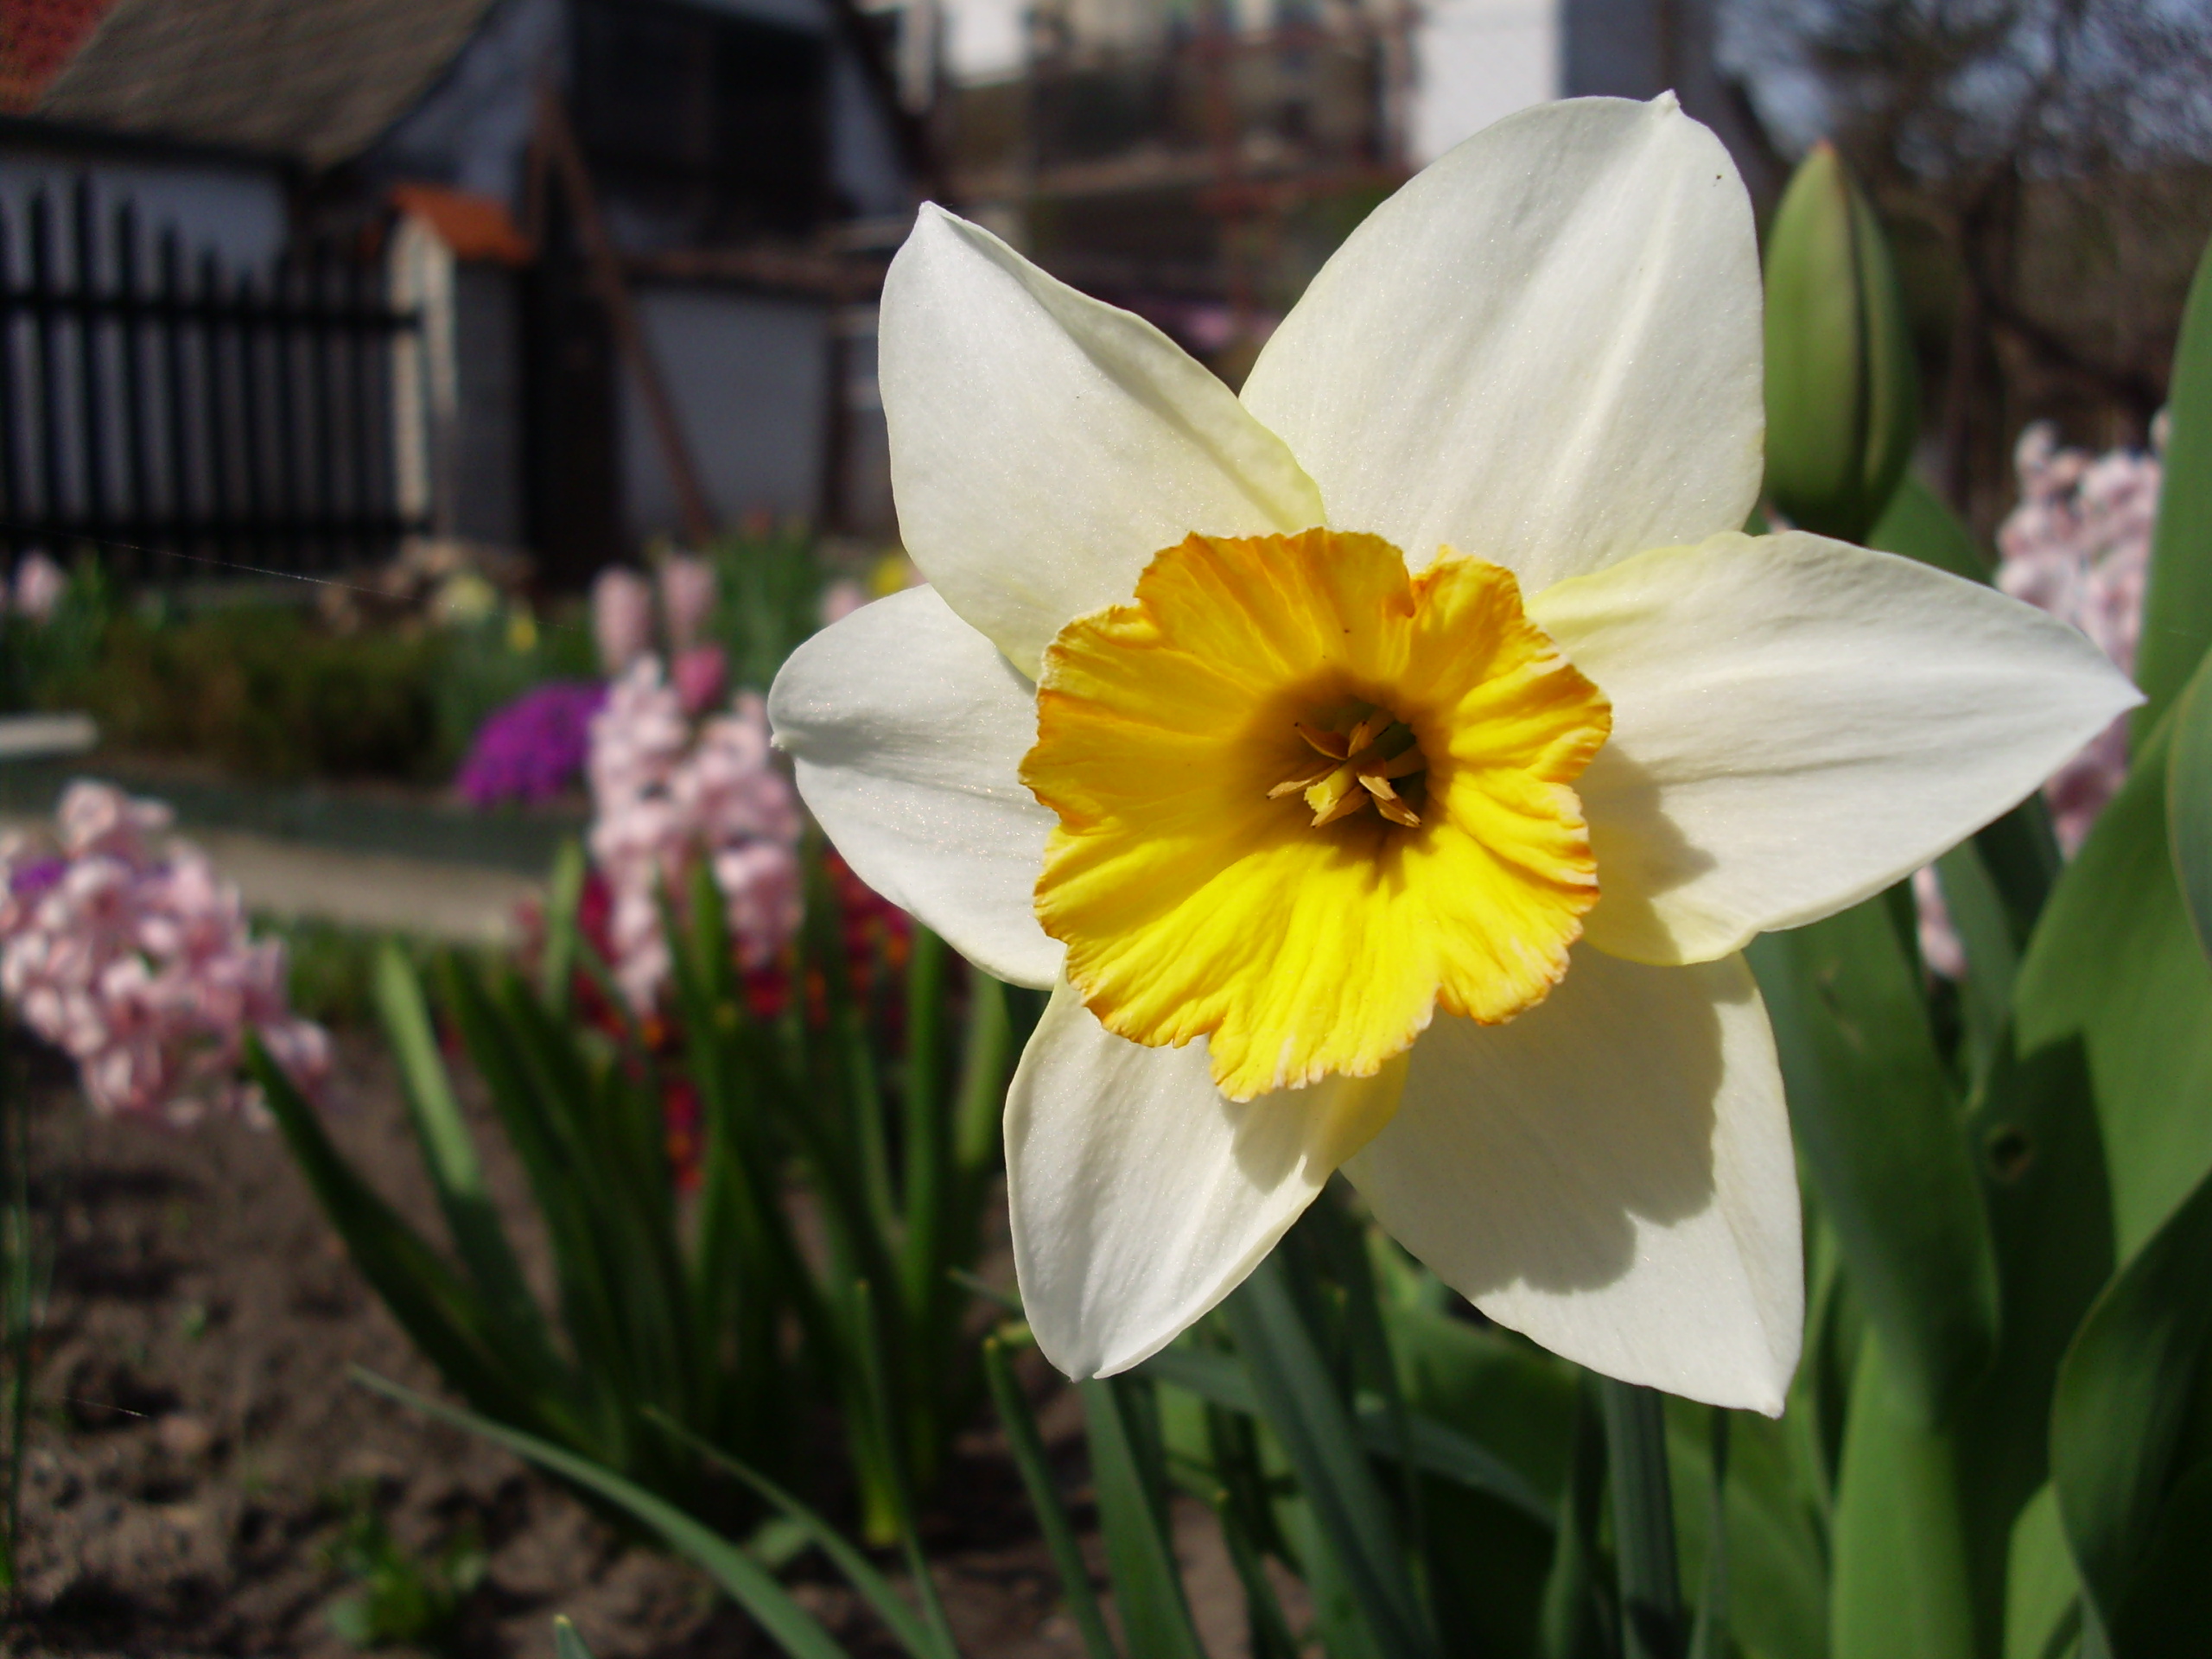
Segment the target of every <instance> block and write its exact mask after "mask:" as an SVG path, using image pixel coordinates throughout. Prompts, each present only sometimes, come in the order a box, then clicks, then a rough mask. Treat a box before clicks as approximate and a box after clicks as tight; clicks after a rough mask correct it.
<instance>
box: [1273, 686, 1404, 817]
mask: <svg viewBox="0 0 2212 1659" xmlns="http://www.w3.org/2000/svg"><path fill="white" fill-rule="evenodd" d="M1293 723H1294V728H1295V729H1296V731H1297V733H1298V734H1299V736H1300V737H1301V738H1303V739H1305V740H1306V746H1307V747H1309V748H1311V749H1312V750H1313V752H1314V753H1316V754H1318V755H1319V756H1320V757H1321V758H1322V760H1323V761H1324V762H1325V764H1324V765H1322V766H1319V768H1318V769H1316V768H1314V767H1311V766H1307V767H1301V768H1300V770H1299V771H1298V772H1296V773H1294V775H1292V776H1291V777H1288V778H1286V779H1283V780H1282V781H1281V783H1279V784H1277V785H1275V786H1274V788H1273V789H1271V790H1269V791H1268V799H1269V800H1271V801H1273V800H1280V799H1281V798H1282V797H1283V796H1285V795H1294V794H1300V793H1303V794H1304V795H1305V797H1306V805H1308V806H1310V807H1312V808H1313V828H1314V829H1319V828H1320V827H1321V826H1322V825H1323V824H1325V823H1335V822H1336V821H1337V820H1338V818H1348V817H1351V815H1352V814H1353V813H1355V812H1363V811H1365V810H1367V809H1368V808H1369V807H1370V806H1372V807H1373V808H1374V809H1375V810H1376V811H1377V812H1378V813H1380V814H1381V815H1382V816H1383V817H1386V818H1388V819H1389V821H1390V822H1391V823H1396V824H1402V825H1403V826H1404V827H1405V828H1407V829H1420V828H1421V814H1420V813H1419V812H1418V811H1417V810H1414V801H1415V800H1416V799H1417V798H1418V797H1419V795H1420V794H1421V793H1422V792H1425V791H1424V786H1423V785H1422V784H1421V782H1419V781H1417V780H1419V779H1421V777H1422V775H1423V774H1424V773H1425V772H1427V770H1428V760H1427V756H1425V755H1423V754H1422V753H1421V745H1420V743H1419V742H1417V741H1415V740H1414V728H1412V727H1410V726H1408V725H1407V724H1406V723H1405V721H1402V720H1400V719H1399V718H1398V717H1397V716H1396V715H1394V714H1391V713H1390V712H1389V710H1388V709H1378V708H1376V707H1375V706H1374V705H1373V704H1371V703H1354V704H1353V705H1351V708H1350V709H1334V710H1331V711H1329V712H1327V713H1323V714H1317V715H1315V716H1314V717H1313V719H1312V720H1310V721H1306V720H1301V721H1294V722H1293Z"/></svg>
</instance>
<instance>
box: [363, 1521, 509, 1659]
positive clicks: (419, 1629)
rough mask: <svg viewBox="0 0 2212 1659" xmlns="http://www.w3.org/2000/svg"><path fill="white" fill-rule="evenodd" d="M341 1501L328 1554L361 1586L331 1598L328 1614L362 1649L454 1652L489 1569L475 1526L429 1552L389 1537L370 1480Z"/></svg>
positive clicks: (389, 1529) (389, 1528)
mask: <svg viewBox="0 0 2212 1659" xmlns="http://www.w3.org/2000/svg"><path fill="white" fill-rule="evenodd" d="M339 1503H340V1508H341V1511H342V1512H341V1516H340V1522H339V1534H338V1537H337V1539H336V1540H335V1541H334V1542H333V1543H332V1544H331V1545H330V1546H329V1548H328V1549H327V1551H326V1552H325V1558H326V1560H327V1562H328V1564H329V1566H330V1567H331V1570H332V1571H334V1572H336V1573H341V1574H343V1575H344V1576H345V1577H346V1578H347V1579H349V1580H353V1581H354V1582H355V1584H356V1586H357V1587H356V1588H354V1589H353V1590H351V1591H349V1592H346V1594H344V1595H342V1596H340V1597H339V1598H338V1599H336V1600H335V1601H334V1602H333V1603H331V1605H330V1607H329V1610H328V1612H327V1615H326V1616H327V1618H328V1619H329V1621H330V1628H331V1630H332V1631H333V1632H334V1634H335V1635H336V1636H337V1637H338V1638H339V1639H340V1641H342V1642H345V1643H349V1644H351V1645H352V1646H353V1647H357V1648H393V1647H407V1648H425V1649H429V1650H430V1651H432V1652H435V1653H448V1652H452V1651H454V1650H455V1646H456V1642H457V1638H458V1637H459V1634H460V1624H461V1611H462V1609H463V1607H464V1606H465V1605H466V1604H467V1600H468V1598H469V1596H470V1594H471V1593H472V1592H474V1590H475V1588H476V1586H477V1585H478V1584H479V1583H480V1581H481V1580H482V1579H483V1576H484V1547H483V1544H482V1542H481V1541H480V1540H479V1539H478V1537H477V1535H476V1534H475V1532H474V1530H473V1529H466V1528H464V1529H461V1531H460V1532H458V1533H456V1534H455V1535H454V1537H453V1538H452V1539H451V1540H450V1541H448V1543H447V1544H446V1546H445V1547H444V1548H442V1549H441V1550H440V1551H439V1552H438V1553H437V1554H436V1555H435V1556H433V1557H430V1558H428V1559H425V1558H423V1557H422V1556H418V1555H416V1554H411V1553H410V1552H409V1551H408V1550H406V1549H405V1548H403V1547H402V1546H401V1544H400V1542H399V1541H398V1540H397V1538H395V1537H393V1536H392V1535H391V1527H390V1526H389V1525H388V1524H387V1523H386V1522H385V1518H384V1516H383V1513H382V1512H381V1511H380V1510H378V1508H377V1503H376V1491H375V1487H374V1484H373V1483H370V1482H362V1483H358V1484H353V1485H351V1486H349V1487H347V1488H346V1490H345V1491H343V1492H342V1493H341V1494H340V1498H339Z"/></svg>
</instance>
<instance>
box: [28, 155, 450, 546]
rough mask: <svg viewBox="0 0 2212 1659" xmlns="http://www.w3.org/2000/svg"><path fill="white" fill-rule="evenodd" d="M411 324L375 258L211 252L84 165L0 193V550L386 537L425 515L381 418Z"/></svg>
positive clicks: (377, 541)
mask: <svg viewBox="0 0 2212 1659" xmlns="http://www.w3.org/2000/svg"><path fill="white" fill-rule="evenodd" d="M103 219H105V221H106V223H105V225H103V223H102V222H101V221H102V220H103ZM416 327H417V323H416V318H415V316H414V315H412V314H411V313H408V312H404V311H400V310H397V309H395V308H393V307H392V306H391V304H390V303H389V302H388V301H387V300H386V298H385V292H384V283H383V273H382V271H381V270H380V269H378V267H376V266H374V265H372V264H364V263H362V262H360V261H359V260H353V259H346V258H342V257H338V256H337V255H335V254H334V253H332V252H329V251H321V252H318V253H316V254H315V255H312V256H309V257H289V256H288V257H284V258H283V259H281V260H279V261H278V262H277V264H275V266H274V267H273V269H272V270H268V271H266V272H264V273H263V274H262V275H261V276H260V277H259V278H258V279H257V277H256V276H255V275H254V274H252V273H251V272H237V271H230V270H224V269H223V268H222V267H221V266H220V264H219V262H218V260H217V258H216V257H215V256H214V255H213V254H212V253H203V254H201V255H200V257H197V258H190V257H188V255H187V254H186V252H185V251H184V247H183V244H182V242H181V239H180V238H179V236H178V234H177V232H176V229H175V227H174V226H168V227H165V228H164V229H162V231H161V232H159V233H158V234H157V235H155V236H152V237H150V238H149V236H148V235H147V233H146V232H145V230H144V228H143V226H141V225H140V223H139V219H138V215H137V210H136V208H135V207H133V205H132V204H130V202H128V201H124V202H121V203H119V204H117V205H116V206H115V207H114V208H113V210H112V212H111V213H102V212H101V211H100V208H99V205H98V204H97V203H96V200H95V198H94V194H93V190H92V182H91V181H90V180H89V179H80V180H79V181H78V183H77V186H76V188H75V189H74V190H73V192H72V193H70V194H69V196H68V197H67V200H66V201H65V202H63V203H62V204H60V205H59V206H57V204H56V203H55V202H54V200H53V199H52V198H51V197H49V196H48V194H47V193H45V192H44V191H42V190H41V191H38V192H35V193H34V194H31V195H30V196H29V199H28V200H27V201H26V202H25V203H24V204H23V206H22V209H21V210H20V211H19V212H18V213H15V214H13V215H10V213H9V212H8V211H7V209H6V207H5V206H4V204H0V548H4V549H5V550H6V551H7V552H8V553H10V554H11V555H12V554H17V553H21V552H22V551H25V550H28V549H30V548H34V547H43V548H46V549H48V550H50V551H52V552H54V553H55V554H56V555H58V556H67V555H69V554H70V553H72V552H73V551H74V550H76V549H78V548H79V547H82V546H86V545H90V546H92V547H94V548H97V549H98V550H99V556H100V558H101V560H102V562H103V563H104V564H105V565H106V566H107V567H108V569H110V570H111V572H112V573H113V574H115V575H120V576H123V577H125V578H126V579H148V578H153V579H170V578H175V577H178V576H181V575H189V574H192V573H193V571H192V566H191V564H190V563H189V562H190V561H192V560H195V559H205V560H216V561H221V562H224V563H244V564H251V565H257V566H262V567H264V568H267V569H276V570H285V571H299V570H309V569H328V568H332V567H334V566H341V565H346V564H351V563H359V562H365V561H367V560H371V559H373V558H377V557H379V556H383V555H384V554H385V552H387V551H388V550H390V548H391V545H392V544H393V543H395V542H396V541H397V538H398V537H401V536H404V535H406V534H408V533H410V531H416V530H418V529H420V528H421V526H420V525H419V524H416V523H414V522H411V521H410V519H409V518H407V517H406V516H405V515H404V513H403V512H402V511H401V508H400V502H399V493H400V492H399V480H398V473H399V458H398V456H397V453H396V444H395V430H396V428H395V423H394V419H393V415H394V394H395V378H396V376H395V371H394V357H395V353H394V349H393V348H394V345H395V343H396V342H397V341H398V340H400V339H401V338H402V337H403V336H404V335H407V334H412V333H413V332H414V331H415V329H416ZM180 556H181V557H180Z"/></svg>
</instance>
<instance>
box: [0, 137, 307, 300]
mask: <svg viewBox="0 0 2212 1659" xmlns="http://www.w3.org/2000/svg"><path fill="white" fill-rule="evenodd" d="M80 177H89V178H90V179H91V180H92V197H93V202H94V207H95V211H96V212H97V213H99V218H100V226H101V231H102V240H103V244H104V245H105V241H106V232H108V230H109V229H110V227H111V225H112V222H113V219H112V215H113V213H114V212H115V209H116V207H118V205H120V204H121V203H123V202H124V201H134V202H136V203H137V205H138V223H139V226H140V229H141V232H142V233H143V234H144V235H145V236H147V237H148V238H153V237H156V236H158V235H159V234H160V233H161V232H162V230H163V229H164V228H165V227H167V226H171V225H174V226H176V229H177V232H178V236H179V238H180V240H181V242H182V244H183V246H184V251H185V252H186V254H187V255H188V257H195V258H196V257H198V256H199V255H200V254H202V253H207V252H213V254H214V255H215V256H216V257H218V258H219V259H220V260H221V261H222V262H223V264H225V265H226V267H228V268H229V269H231V270H260V269H263V268H264V267H266V266H267V265H268V264H270V262H271V261H273V260H274V259H275V258H276V257H277V254H278V252H280V251H282V250H283V245H284V237H285V229H286V223H285V213H286V203H285V194H284V186H283V180H282V179H281V178H280V177H279V175H278V174H277V170H276V169H275V168H265V169H264V168H253V167H251V166H247V165H238V166H232V165H229V164H226V163H222V162H174V163H172V162H155V161H138V160H135V159H134V160H130V161H123V160H117V159H111V158H109V157H105V156H100V157H87V156H80V155H73V154H72V153H71V152H70V151H69V150H68V149H65V148H63V147H61V146H60V145H59V144H53V145H48V144H38V145H32V144H23V143H10V144H9V145H8V146H7V147H5V148H0V210H4V211H5V213H6V214H7V217H8V242H9V253H10V258H11V261H12V263H13V264H14V267H15V270H16V276H17V277H19V278H20V277H22V276H23V275H24V274H25V273H27V272H28V271H29V249H28V247H27V246H26V245H25V244H26V236H27V232H25V230H24V226H25V225H26V224H27V222H28V221H27V219H26V218H25V213H26V210H27V208H28V207H29V202H30V199H31V197H32V196H33V195H34V194H36V193H37V192H38V191H39V190H41V189H44V190H45V191H46V192H47V193H48V195H49V196H50V197H51V198H52V199H53V200H54V208H55V210H56V213H57V214H59V213H60V209H61V208H62V207H63V206H64V204H65V203H66V202H67V199H68V197H69V195H70V194H71V193H72V192H73V191H74V190H75V189H76V188H77V181H78V180H79V178H80ZM66 223H67V221H66V220H65V219H60V218H57V219H56V221H55V224H56V230H57V232H59V231H60V227H61V226H62V225H64V224H66ZM63 240H64V241H65V242H66V238H63ZM150 252H151V244H150V241H149V244H148V245H147V247H146V248H145V249H143V250H142V259H141V269H142V270H143V269H147V268H148V266H147V263H146V259H145V256H146V255H149V254H150ZM109 257H112V256H111V254H110V255H109ZM60 268H61V269H62V270H72V269H73V250H69V249H67V248H66V247H65V249H64V251H63V253H62V257H61V267H60Z"/></svg>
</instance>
